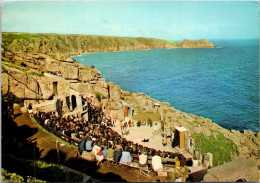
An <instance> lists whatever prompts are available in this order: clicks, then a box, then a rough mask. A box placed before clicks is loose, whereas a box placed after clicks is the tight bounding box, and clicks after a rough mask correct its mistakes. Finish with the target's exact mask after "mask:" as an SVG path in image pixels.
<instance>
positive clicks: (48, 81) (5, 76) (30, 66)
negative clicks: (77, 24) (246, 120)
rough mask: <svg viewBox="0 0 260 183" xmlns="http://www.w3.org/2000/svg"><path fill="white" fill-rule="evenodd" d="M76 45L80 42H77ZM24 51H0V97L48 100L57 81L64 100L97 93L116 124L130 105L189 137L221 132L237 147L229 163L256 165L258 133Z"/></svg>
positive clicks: (70, 62)
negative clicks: (186, 132)
mask: <svg viewBox="0 0 260 183" xmlns="http://www.w3.org/2000/svg"><path fill="white" fill-rule="evenodd" d="M56 36H57V35H56ZM54 37H55V36H54ZM62 39H63V38H62ZM64 39H65V40H66V41H67V42H68V43H71V42H70V41H72V40H70V39H68V40H67V38H65V37H64ZM83 40H84V39H83ZM38 41H39V40H38ZM45 41H46V40H45ZM78 41H79V42H80V40H78ZM154 41H155V40H154ZM22 42H23V41H22ZM36 42H37V41H36ZM155 42H156V41H155ZM186 42H187V41H186ZM202 42H205V41H202ZM23 43H25V47H23V48H18V47H16V46H15V45H13V47H12V46H10V50H13V49H14V50H20V51H21V49H22V50H24V49H25V48H26V45H27V43H30V41H29V42H23ZM11 44H12V41H11ZM11 44H9V45H11ZM37 44H38V43H37ZM48 44H51V43H47V42H46V43H45V44H44V45H45V46H43V47H42V48H37V49H39V50H38V51H40V52H46V53H47V51H48V46H47V45H48ZM149 44H152V45H153V46H155V45H157V44H158V45H160V46H162V47H163V46H164V44H163V43H162V44H160V41H157V42H156V44H155V43H154V44H153V43H152V42H150V43H149ZM193 44H194V45H193V46H195V45H197V46H195V47H198V43H193ZM203 44H204V43H203ZM205 44H206V45H207V44H208V45H207V46H211V45H209V43H205ZM40 45H41V44H40ZM185 45H187V43H185V42H183V46H184V47H185ZM5 47H8V45H5ZM121 48H122V47H121ZM121 48H120V49H121ZM133 48H138V47H133ZM59 49H60V48H58V47H57V49H56V50H59ZM66 49H67V48H64V50H66ZM86 49H87V48H86ZM89 49H90V48H89ZM25 50H27V51H24V52H13V51H12V52H10V51H6V50H2V61H3V62H2V72H1V76H2V77H1V81H2V92H3V94H5V93H7V92H12V93H14V94H15V95H16V96H17V97H19V98H24V99H28V100H46V99H49V98H51V97H52V95H53V85H52V83H53V82H55V81H57V80H58V81H59V84H58V93H59V95H61V96H68V95H69V90H68V89H69V88H72V89H74V90H75V91H77V92H80V93H82V94H85V95H89V94H92V95H93V94H95V93H96V92H97V93H99V94H101V95H102V97H101V99H102V100H101V101H100V102H99V101H98V100H97V99H96V98H95V99H94V100H95V101H94V103H95V104H96V105H99V106H100V107H103V108H104V109H105V110H104V112H105V114H107V115H109V116H111V117H114V118H116V119H119V120H122V119H123V118H124V116H123V115H124V110H123V105H124V104H132V105H133V109H134V113H135V114H138V113H142V112H151V113H156V112H157V113H159V114H160V116H161V121H162V122H163V123H164V124H165V125H166V127H168V128H171V129H173V128H174V127H175V126H178V125H182V126H184V127H185V128H187V129H188V130H189V132H190V134H195V133H203V134H204V135H205V136H206V137H209V136H214V132H213V133H212V130H216V131H218V132H221V133H222V134H223V135H224V137H226V138H228V139H231V140H232V141H233V142H234V143H235V144H236V145H237V150H238V153H239V155H238V156H236V157H233V159H236V158H242V157H246V158H250V159H252V160H253V161H255V162H257V163H258V164H259V165H260V163H259V155H258V147H259V145H260V144H259V143H260V142H259V138H260V133H258V134H256V133H254V132H249V131H245V132H244V133H241V132H239V131H236V130H231V131H230V130H227V129H224V128H222V127H220V126H219V125H217V124H215V123H213V122H212V121H211V120H210V119H206V118H203V117H199V116H195V115H192V114H186V113H184V112H181V111H179V110H177V109H175V108H173V107H171V106H170V104H169V103H167V102H160V101H157V100H155V99H152V98H151V97H149V96H147V95H145V94H143V93H131V92H129V91H124V90H122V89H121V88H120V87H119V86H118V85H115V84H114V83H112V82H106V81H105V79H103V78H100V75H101V73H100V72H99V71H97V70H95V69H93V68H90V67H87V66H83V65H81V64H79V63H77V62H75V61H74V60H71V59H66V60H65V61H64V60H63V61H59V60H57V59H53V58H51V57H50V55H46V54H43V53H38V54H34V53H30V51H34V50H33V49H32V50H30V49H25ZM54 50H55V49H54ZM80 50H82V51H84V49H81V48H80ZM101 50H102V49H101ZM70 53H71V52H70V51H69V52H68V54H70ZM48 54H49V53H48ZM65 56H66V54H65V55H64V57H65ZM61 57H63V56H61ZM28 71H34V72H39V73H44V74H41V76H38V75H37V73H36V74H35V73H34V74H33V75H32V74H29V73H28ZM58 71H59V72H61V76H62V77H58V76H55V77H48V75H47V74H46V73H48V72H58ZM70 80H76V83H71V82H70ZM155 104H159V105H160V107H159V108H158V111H156V110H155ZM216 137H217V136H216Z"/></svg>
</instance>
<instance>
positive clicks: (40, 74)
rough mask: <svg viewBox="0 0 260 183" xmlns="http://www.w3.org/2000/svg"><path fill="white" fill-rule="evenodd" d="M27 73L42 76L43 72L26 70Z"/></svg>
mask: <svg viewBox="0 0 260 183" xmlns="http://www.w3.org/2000/svg"><path fill="white" fill-rule="evenodd" d="M26 74H28V75H36V76H42V73H40V72H37V71H26Z"/></svg>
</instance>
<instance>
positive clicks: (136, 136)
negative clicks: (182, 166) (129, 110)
mask: <svg viewBox="0 0 260 183" xmlns="http://www.w3.org/2000/svg"><path fill="white" fill-rule="evenodd" d="M113 129H114V130H115V131H117V132H118V133H119V134H122V133H121V129H120V122H119V121H117V122H116V123H115V127H114V128H113ZM128 129H129V134H128V135H124V137H125V138H126V139H127V140H130V141H133V142H134V143H138V144H141V145H143V146H145V147H149V148H154V149H156V150H161V151H167V152H174V151H173V149H172V148H170V147H169V146H168V145H166V146H163V145H162V136H161V133H160V131H157V132H155V131H154V128H153V127H150V126H141V127H137V126H134V127H130V128H128ZM144 138H145V139H149V142H142V140H143V139H144Z"/></svg>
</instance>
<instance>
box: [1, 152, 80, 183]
mask: <svg viewBox="0 0 260 183" xmlns="http://www.w3.org/2000/svg"><path fill="white" fill-rule="evenodd" d="M3 157H4V158H5V161H8V162H10V165H6V167H5V169H6V170H8V171H6V170H3V169H2V172H4V173H5V175H6V179H8V178H9V180H10V178H12V175H13V179H11V180H14V179H15V180H17V181H7V182H24V181H26V182H43V180H44V181H47V182H81V181H82V179H83V177H82V175H79V174H76V173H72V172H65V171H64V167H63V166H62V165H57V164H54V163H47V162H45V161H42V160H31V159H24V158H17V157H15V156H13V155H9V154H8V155H7V154H4V155H3ZM13 165H15V166H13ZM8 172H16V173H17V174H16V173H12V174H11V175H10V173H9V174H8ZM32 176H36V177H32ZM2 178H3V177H2ZM22 179H23V181H19V180H22Z"/></svg>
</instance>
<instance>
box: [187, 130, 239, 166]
mask: <svg viewBox="0 0 260 183" xmlns="http://www.w3.org/2000/svg"><path fill="white" fill-rule="evenodd" d="M211 132H212V135H211V136H209V137H206V136H205V135H204V134H202V133H196V134H193V135H192V137H193V138H195V139H196V140H198V141H200V142H201V143H202V144H203V145H205V146H203V145H201V144H200V143H198V142H196V141H195V147H196V148H200V149H201V154H204V153H207V152H210V153H212V154H213V167H215V166H218V165H222V164H223V163H225V162H229V161H231V157H232V156H236V155H237V154H238V151H237V147H236V144H235V143H234V142H233V141H232V140H230V139H228V138H226V137H224V135H223V134H222V133H221V132H219V131H216V130H211Z"/></svg>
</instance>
